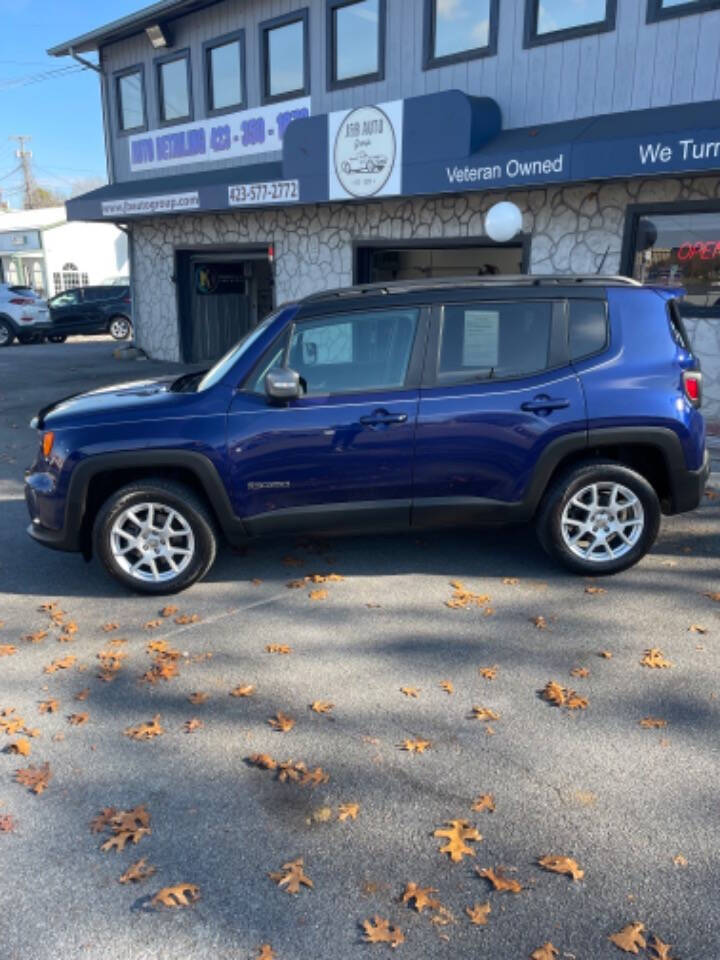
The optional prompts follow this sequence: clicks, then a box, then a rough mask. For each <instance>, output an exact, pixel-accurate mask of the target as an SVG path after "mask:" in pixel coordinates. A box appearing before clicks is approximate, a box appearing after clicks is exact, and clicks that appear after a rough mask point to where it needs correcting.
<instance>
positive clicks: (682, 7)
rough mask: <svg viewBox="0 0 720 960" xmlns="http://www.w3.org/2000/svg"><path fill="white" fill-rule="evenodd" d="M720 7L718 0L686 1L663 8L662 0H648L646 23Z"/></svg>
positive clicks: (687, 15) (686, 15)
mask: <svg viewBox="0 0 720 960" xmlns="http://www.w3.org/2000/svg"><path fill="white" fill-rule="evenodd" d="M718 9H720V0H699V2H695V3H692V2H688V3H682V4H679V5H678V6H676V7H667V8H663V5H662V0H648V4H647V14H646V17H645V22H646V23H660V22H662V21H663V20H673V19H674V18H675V17H689V16H690V15H691V14H693V13H707V11H708V10H718Z"/></svg>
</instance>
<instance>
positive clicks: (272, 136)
mask: <svg viewBox="0 0 720 960" xmlns="http://www.w3.org/2000/svg"><path fill="white" fill-rule="evenodd" d="M309 116H310V97H302V98H300V99H298V100H287V101H284V102H283V103H279V104H272V105H270V106H266V107H256V108H254V109H252V110H241V111H239V112H238V113H231V114H228V115H227V116H223V117H214V118H211V119H209V120H198V121H196V122H194V123H183V124H180V125H178V126H175V127H166V128H165V129H163V130H153V131H152V132H150V133H139V134H136V135H135V136H134V137H130V138H129V141H128V149H129V150H130V170H131V171H132V172H133V173H139V172H140V171H143V170H162V169H165V168H166V167H177V166H179V165H180V164H187V163H207V162H208V161H216V160H239V159H242V158H243V157H251V156H253V155H254V154H257V153H272V152H273V151H279V150H282V143H283V137H284V136H285V131H286V130H287V128H288V125H289V124H290V123H292V121H293V120H299V119H302V118H303V117H309Z"/></svg>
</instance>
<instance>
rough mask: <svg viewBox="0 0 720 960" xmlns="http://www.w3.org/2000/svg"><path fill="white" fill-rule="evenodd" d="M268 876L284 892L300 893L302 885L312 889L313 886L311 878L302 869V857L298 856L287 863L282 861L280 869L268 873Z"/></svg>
mask: <svg viewBox="0 0 720 960" xmlns="http://www.w3.org/2000/svg"><path fill="white" fill-rule="evenodd" d="M268 876H269V877H270V879H271V880H273V881H274V882H275V883H276V884H277V885H278V887H280V889H281V890H284V891H285V893H293V894H295V893H300V890H301V888H302V887H309V888H310V889H312V886H313V882H312V880H311V879H310V877H308V876H307V875H306V874H305V872H304V871H303V859H302V857H298V859H297V860H290V861H289V863H284V864H283V865H282V869H281V870H278V871H276V872H275V873H270V874H268Z"/></svg>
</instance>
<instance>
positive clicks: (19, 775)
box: [15, 763, 52, 796]
mask: <svg viewBox="0 0 720 960" xmlns="http://www.w3.org/2000/svg"><path fill="white" fill-rule="evenodd" d="M51 779H52V773H51V772H50V764H49V763H44V764H43V765H42V766H41V767H32V766H31V767H27V768H26V769H25V770H17V771H16V772H15V780H16V782H17V783H21V784H22V785H23V786H24V787H27V788H28V790H31V791H32V792H33V793H35V794H37V795H38V796H40V794H41V793H43V792H44V791H45V790H46V789H47V786H48V784H49V783H50V780H51Z"/></svg>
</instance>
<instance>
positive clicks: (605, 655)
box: [598, 650, 612, 660]
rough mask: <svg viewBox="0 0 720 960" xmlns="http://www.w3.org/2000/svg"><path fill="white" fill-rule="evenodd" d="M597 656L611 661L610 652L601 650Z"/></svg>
mask: <svg viewBox="0 0 720 960" xmlns="http://www.w3.org/2000/svg"><path fill="white" fill-rule="evenodd" d="M598 656H599V657H602V658H603V659H604V660H612V650H601V651H600V653H599V654H598Z"/></svg>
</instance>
